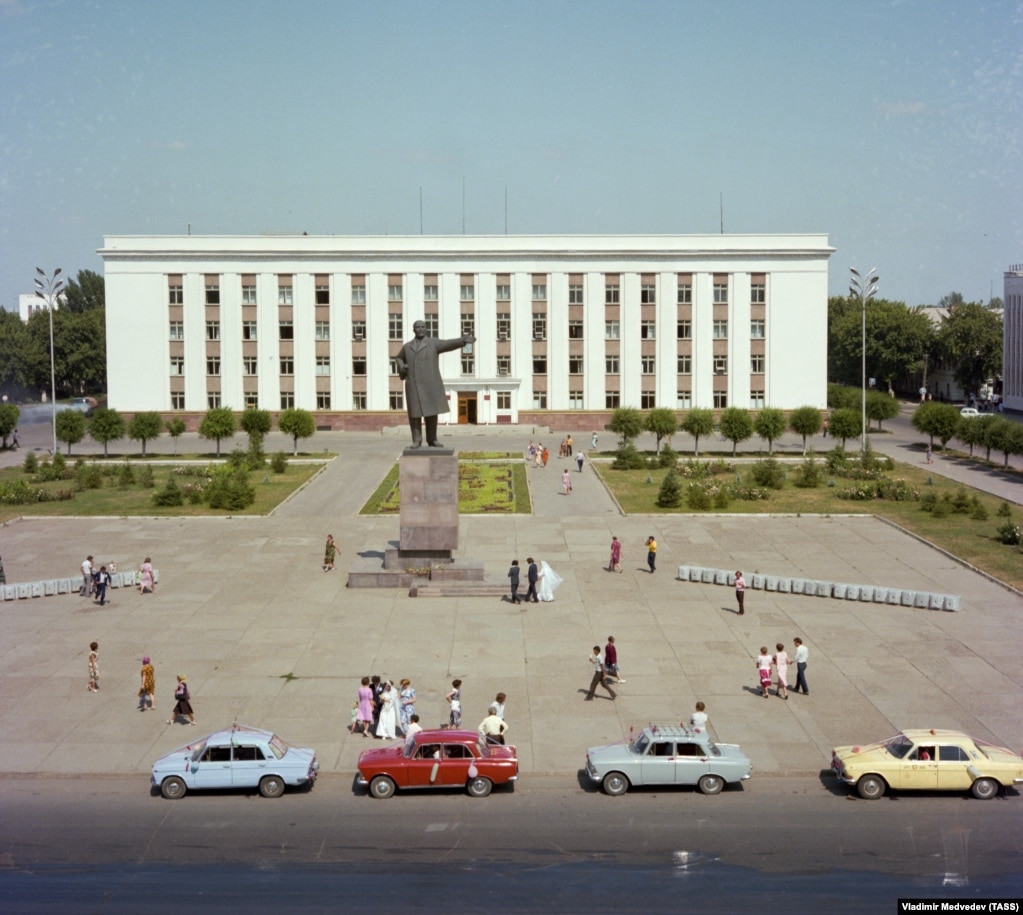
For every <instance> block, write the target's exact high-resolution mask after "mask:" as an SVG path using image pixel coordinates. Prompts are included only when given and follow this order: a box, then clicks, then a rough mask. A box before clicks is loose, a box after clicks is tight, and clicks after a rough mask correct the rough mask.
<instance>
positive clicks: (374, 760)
mask: <svg viewBox="0 0 1023 915" xmlns="http://www.w3.org/2000/svg"><path fill="white" fill-rule="evenodd" d="M518 777H519V760H518V757H517V756H516V754H515V747H510V746H500V745H499V744H492V743H487V742H485V741H484V740H483V738H482V737H480V735H479V734H477V733H476V732H475V731H455V730H439V731H420V732H419V733H418V734H415V735H413V737H412V739H411V740H408V741H406V742H405V743H404V744H399V745H398V746H389V747H381V748H380V749H378V750H376V749H374V750H366V751H365V752H364V753H362V754H361V755H360V756H359V772H358V778H357V779H356V781H357V782H358V784H360V785H368V786H369V793H370V794H371V795H373V797H390V796H391V795H392V794H394V792H395V790H396V789H397V788H402V789H406V788H456V787H457V788H465V789H466V790H467V791H468V792H469V794H471V795H472V796H473V797H486V796H487V795H488V794H490V789H491V788H492V787H493V786H494V785H503V784H506V783H507V782H514V781H516V780H517V779H518Z"/></svg>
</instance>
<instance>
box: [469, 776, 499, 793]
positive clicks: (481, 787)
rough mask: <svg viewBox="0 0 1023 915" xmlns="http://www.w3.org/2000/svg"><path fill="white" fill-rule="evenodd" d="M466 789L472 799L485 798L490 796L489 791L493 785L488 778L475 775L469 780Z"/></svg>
mask: <svg viewBox="0 0 1023 915" xmlns="http://www.w3.org/2000/svg"><path fill="white" fill-rule="evenodd" d="M466 787H467V788H468V790H469V794H471V795H472V796H473V797H486V796H487V795H488V794H490V789H491V788H493V787H494V785H493V783H492V782H491V781H490V779H489V778H484V777H483V776H482V775H477V776H476V777H475V778H470V779H469V783H468V785H466Z"/></svg>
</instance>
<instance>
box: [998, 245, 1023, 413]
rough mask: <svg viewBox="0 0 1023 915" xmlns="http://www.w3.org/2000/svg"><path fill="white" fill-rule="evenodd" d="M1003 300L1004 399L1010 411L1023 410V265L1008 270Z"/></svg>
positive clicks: (1004, 404) (1005, 406) (1006, 407)
mask: <svg viewBox="0 0 1023 915" xmlns="http://www.w3.org/2000/svg"><path fill="white" fill-rule="evenodd" d="M1004 282H1005V287H1004V291H1003V293H1002V300H1003V301H1004V303H1005V311H1004V312H1003V317H1002V341H1003V343H1002V398H1003V404H1002V405H1003V407H1004V409H1006V410H1019V411H1023V264H1013V265H1012V266H1011V267H1010V268H1009V269H1008V270H1006V271H1005V278H1004Z"/></svg>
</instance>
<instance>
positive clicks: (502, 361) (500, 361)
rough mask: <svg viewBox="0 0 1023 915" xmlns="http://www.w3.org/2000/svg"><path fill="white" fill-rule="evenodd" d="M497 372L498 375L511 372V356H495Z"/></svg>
mask: <svg viewBox="0 0 1023 915" xmlns="http://www.w3.org/2000/svg"><path fill="white" fill-rule="evenodd" d="M497 374H498V375H510V374H511V356H498V357H497Z"/></svg>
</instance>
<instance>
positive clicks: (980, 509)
mask: <svg viewBox="0 0 1023 915" xmlns="http://www.w3.org/2000/svg"><path fill="white" fill-rule="evenodd" d="M970 517H971V518H972V519H973V520H974V521H987V517H988V515H987V509H986V508H985V507H984V506H983V504H982V503H981V501H980V499H978V498H977V496H976V495H974V496H973V498H972V499H970Z"/></svg>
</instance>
